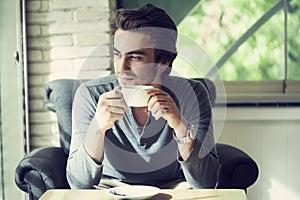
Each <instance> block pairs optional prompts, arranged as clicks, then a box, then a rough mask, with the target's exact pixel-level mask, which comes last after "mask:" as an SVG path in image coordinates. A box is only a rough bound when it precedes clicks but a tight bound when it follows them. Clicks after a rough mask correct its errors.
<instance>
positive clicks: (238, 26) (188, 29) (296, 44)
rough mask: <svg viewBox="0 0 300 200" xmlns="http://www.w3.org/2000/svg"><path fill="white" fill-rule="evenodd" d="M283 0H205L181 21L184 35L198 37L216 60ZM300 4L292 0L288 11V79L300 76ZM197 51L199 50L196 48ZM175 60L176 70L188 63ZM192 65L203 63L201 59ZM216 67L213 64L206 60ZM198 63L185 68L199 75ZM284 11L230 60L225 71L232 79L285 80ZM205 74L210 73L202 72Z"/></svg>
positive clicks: (223, 69)
mask: <svg viewBox="0 0 300 200" xmlns="http://www.w3.org/2000/svg"><path fill="white" fill-rule="evenodd" d="M277 2H278V1H275V0H269V1H261V0H252V1H245V0H243V1H240V0H229V1H222V0H211V1H208V0H202V1H200V2H199V3H198V5H197V6H196V7H195V8H194V9H193V10H192V11H191V13H190V14H189V15H188V16H186V17H185V19H184V20H183V21H182V22H181V23H180V24H179V26H178V29H179V33H180V34H182V35H184V36H187V37H189V38H190V39H191V40H193V41H195V42H196V43H197V44H198V45H199V46H200V47H201V48H203V50H204V51H205V52H206V53H207V54H208V56H209V57H210V58H211V60H212V62H213V63H215V62H216V61H217V60H218V59H219V58H220V57H221V56H222V55H223V54H224V53H225V52H226V50H227V49H228V48H230V46H231V45H232V44H233V43H234V42H235V41H236V40H237V39H239V37H240V36H241V35H242V34H243V33H244V32H246V31H247V30H248V29H249V28H250V27H251V26H252V25H253V24H254V23H255V22H256V21H257V20H258V19H259V18H260V17H261V16H262V15H264V13H266V12H267V11H268V10H269V9H270V8H271V7H272V6H273V5H274V4H276V3H277ZM298 7H300V3H299V2H298V1H295V0H292V1H290V3H289V13H288V79H290V80H300V8H299V9H298ZM193 53H194V54H195V53H196V52H193ZM186 62H187V61H186V60H185V59H184V58H180V57H179V58H178V59H177V60H176V62H175V63H174V68H175V70H176V69H178V70H176V71H180V68H181V69H182V67H180V66H182V65H184V63H185V65H186ZM188 62H189V63H193V64H194V65H195V63H199V62H198V61H197V59H196V58H195V60H194V61H193V60H189V61H188ZM200 65H207V66H206V68H210V66H209V65H210V64H209V62H203V63H200ZM193 67H194V68H195V66H192V67H190V68H188V69H187V68H185V72H184V73H185V74H186V76H187V77H195V70H194V69H193ZM284 71H285V70H284V12H283V9H281V10H280V11H278V12H277V13H276V14H275V15H274V16H273V17H271V18H270V19H269V20H268V21H267V22H266V23H265V24H264V25H262V26H261V27H260V28H259V29H258V30H257V31H256V32H255V33H254V34H253V35H252V36H251V37H250V38H249V39H248V40H247V41H246V42H245V43H244V44H242V45H241V46H240V47H239V48H238V50H237V51H236V52H235V53H234V54H233V55H232V56H231V57H230V58H229V59H228V60H227V61H226V62H225V63H224V65H223V66H222V67H221V68H220V71H219V73H220V74H221V78H222V79H223V80H227V81H235V80H283V79H284ZM202 75H205V74H202Z"/></svg>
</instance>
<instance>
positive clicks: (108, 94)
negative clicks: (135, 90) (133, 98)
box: [103, 85, 122, 99]
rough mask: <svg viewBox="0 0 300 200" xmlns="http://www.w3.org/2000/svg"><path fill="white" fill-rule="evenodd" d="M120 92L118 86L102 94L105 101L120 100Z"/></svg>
mask: <svg viewBox="0 0 300 200" xmlns="http://www.w3.org/2000/svg"><path fill="white" fill-rule="evenodd" d="M120 90H121V86H119V85H118V86H117V87H115V88H114V89H113V90H111V91H109V92H106V93H104V94H105V98H107V99H117V98H122V94H121V92H120ZM104 94H103V95H104Z"/></svg>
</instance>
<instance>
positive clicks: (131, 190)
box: [108, 185, 160, 200]
mask: <svg viewBox="0 0 300 200" xmlns="http://www.w3.org/2000/svg"><path fill="white" fill-rule="evenodd" d="M159 191H160V189H159V188H157V187H153V186H147V185H130V186H120V187H114V188H111V189H109V190H108V194H109V195H110V196H112V197H114V198H115V199H136V200H137V199H148V198H150V197H152V196H154V195H156V194H158V193H159Z"/></svg>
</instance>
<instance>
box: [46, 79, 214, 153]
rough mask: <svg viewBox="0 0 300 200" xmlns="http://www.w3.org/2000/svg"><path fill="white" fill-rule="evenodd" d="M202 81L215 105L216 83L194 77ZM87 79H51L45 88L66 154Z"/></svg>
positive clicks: (49, 107) (48, 103) (48, 107)
mask: <svg viewBox="0 0 300 200" xmlns="http://www.w3.org/2000/svg"><path fill="white" fill-rule="evenodd" d="M193 80H195V81H199V82H201V83H202V84H203V85H204V86H205V87H206V88H207V90H208V93H209V96H210V99H211V104H212V106H214V104H215V99H216V88H215V85H214V83H213V82H212V81H211V80H209V79H205V78H194V79H193ZM84 81H87V80H76V79H58V80H54V81H51V82H49V83H48V84H47V86H46V88H45V92H46V93H45V103H46V107H47V109H48V110H50V111H53V112H55V113H56V116H57V122H58V129H59V134H60V135H59V138H60V145H61V147H62V148H63V149H64V152H65V153H66V155H68V154H69V149H70V141H71V135H72V104H73V98H74V94H75V92H76V90H77V88H78V87H79V85H80V84H81V83H82V82H84Z"/></svg>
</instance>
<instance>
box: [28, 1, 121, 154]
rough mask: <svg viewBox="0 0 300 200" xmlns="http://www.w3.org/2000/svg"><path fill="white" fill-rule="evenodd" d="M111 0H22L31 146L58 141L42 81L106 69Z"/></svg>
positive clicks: (98, 73) (87, 75) (89, 75)
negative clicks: (24, 22)
mask: <svg viewBox="0 0 300 200" xmlns="http://www.w3.org/2000/svg"><path fill="white" fill-rule="evenodd" d="M114 8H115V7H114V1H109V0H72V1H70V0H27V1H26V32H27V54H28V84H29V86H28V87H29V125H30V127H29V131H30V146H31V149H34V148H36V147H40V146H53V145H55V146H56V145H59V140H58V127H57V123H56V116H55V114H54V113H51V112H49V111H47V109H46V107H45V104H44V87H45V84H46V83H48V82H49V81H51V80H54V79H60V78H77V77H80V78H95V77H97V76H102V75H103V74H109V73H110V61H111V57H110V55H111V53H110V48H109V43H110V34H109V33H110V26H109V24H110V18H111V16H112V14H111V13H114Z"/></svg>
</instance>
